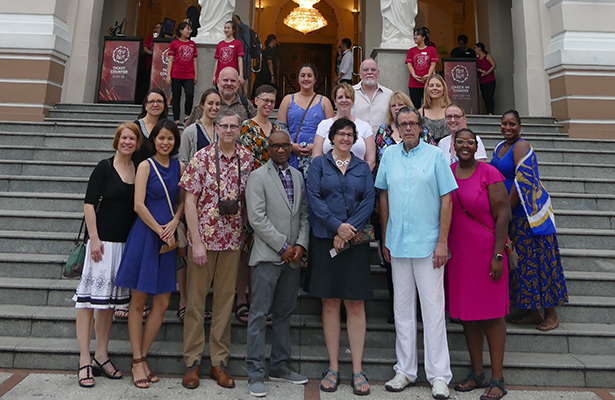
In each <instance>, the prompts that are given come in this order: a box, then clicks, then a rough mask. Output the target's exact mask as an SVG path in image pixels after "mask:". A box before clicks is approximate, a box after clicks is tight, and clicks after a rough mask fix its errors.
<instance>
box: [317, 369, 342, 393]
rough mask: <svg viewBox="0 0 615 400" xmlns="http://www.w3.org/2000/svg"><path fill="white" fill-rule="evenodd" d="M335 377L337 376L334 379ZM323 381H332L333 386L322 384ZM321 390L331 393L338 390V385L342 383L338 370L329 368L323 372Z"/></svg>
mask: <svg viewBox="0 0 615 400" xmlns="http://www.w3.org/2000/svg"><path fill="white" fill-rule="evenodd" d="M333 378H335V380H333ZM322 381H326V382H329V383H332V384H333V386H332V387H325V386H323V385H322ZM320 382H321V383H320V385H319V386H320V390H322V391H323V392H329V393H333V392H335V391H336V390H337V386H338V385H339V384H340V377H339V375H338V374H337V372H335V371H333V370H332V369H331V368H327V370H326V371H325V372H323V374H322V379H321V381H320Z"/></svg>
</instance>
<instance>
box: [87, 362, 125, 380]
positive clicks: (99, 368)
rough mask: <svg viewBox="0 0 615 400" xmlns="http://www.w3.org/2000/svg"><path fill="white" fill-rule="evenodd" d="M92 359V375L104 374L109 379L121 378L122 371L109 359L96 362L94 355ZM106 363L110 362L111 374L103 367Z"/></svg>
mask: <svg viewBox="0 0 615 400" xmlns="http://www.w3.org/2000/svg"><path fill="white" fill-rule="evenodd" d="M92 361H94V363H95V364H96V365H93V366H92V374H93V375H94V376H101V375H104V376H106V377H107V378H109V379H121V378H122V371H120V370H119V369H117V367H116V366H115V365H114V364H113V363H112V362H111V359H109V358H107V361H105V362H104V363H102V364H101V363H99V362H98V360H97V359H96V357H92ZM107 364H111V366H112V367H113V373H112V374H110V373H108V372H107V370H106V369H105V365H107Z"/></svg>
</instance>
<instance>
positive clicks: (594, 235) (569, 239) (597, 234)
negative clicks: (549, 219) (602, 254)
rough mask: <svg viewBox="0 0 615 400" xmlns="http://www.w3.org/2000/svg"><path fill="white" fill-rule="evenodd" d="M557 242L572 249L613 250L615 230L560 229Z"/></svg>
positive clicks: (614, 246)
mask: <svg viewBox="0 0 615 400" xmlns="http://www.w3.org/2000/svg"><path fill="white" fill-rule="evenodd" d="M557 240H558V242H559V245H560V246H561V247H565V248H571V249H613V248H615V230H612V229H577V228H558V229H557Z"/></svg>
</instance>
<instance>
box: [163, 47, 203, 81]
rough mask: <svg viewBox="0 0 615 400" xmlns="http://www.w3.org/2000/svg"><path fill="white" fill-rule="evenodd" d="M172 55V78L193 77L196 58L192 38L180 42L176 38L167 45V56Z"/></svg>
mask: <svg viewBox="0 0 615 400" xmlns="http://www.w3.org/2000/svg"><path fill="white" fill-rule="evenodd" d="M171 56H173V69H172V70H171V78H173V79H194V59H195V58H197V56H198V55H197V52H196V44H195V43H194V42H193V41H192V40H188V41H187V42H182V41H181V40H179V39H176V40H174V41H172V42H171V45H170V46H169V57H171Z"/></svg>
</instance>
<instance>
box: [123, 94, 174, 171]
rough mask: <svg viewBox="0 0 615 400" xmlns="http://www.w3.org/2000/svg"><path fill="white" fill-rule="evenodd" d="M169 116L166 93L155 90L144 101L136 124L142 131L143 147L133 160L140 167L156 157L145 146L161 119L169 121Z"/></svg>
mask: <svg viewBox="0 0 615 400" xmlns="http://www.w3.org/2000/svg"><path fill="white" fill-rule="evenodd" d="M168 116H169V106H168V104H167V96H166V95H165V94H164V91H162V90H161V89H158V88H153V89H152V90H150V91H149V92H147V95H146V96H145V99H143V105H142V107H141V113H140V114H139V116H138V117H137V120H136V121H135V124H137V125H138V126H139V128H140V129H141V138H142V139H141V140H140V141H139V143H142V144H141V145H139V146H137V151H135V153H134V154H133V156H132V160H133V161H134V163H135V165H136V166H137V167H138V166H139V164H140V163H141V161H143V160H146V159H148V158H150V157H151V156H153V155H154V153H153V152H152V151H151V150H150V149H149V148H148V147H147V146H146V145H145V143H147V138H149V133H150V132H151V131H152V129H154V127H155V126H156V124H157V123H158V121H159V120H161V119H167V117H168Z"/></svg>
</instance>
